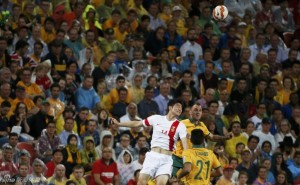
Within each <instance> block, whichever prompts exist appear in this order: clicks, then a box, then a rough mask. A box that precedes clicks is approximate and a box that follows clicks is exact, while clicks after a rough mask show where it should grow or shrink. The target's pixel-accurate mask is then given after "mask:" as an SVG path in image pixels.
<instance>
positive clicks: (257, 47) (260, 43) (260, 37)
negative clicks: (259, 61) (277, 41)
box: [249, 33, 267, 64]
mask: <svg viewBox="0 0 300 185" xmlns="http://www.w3.org/2000/svg"><path fill="white" fill-rule="evenodd" d="M265 40H266V37H265V35H264V34H263V33H258V34H257V35H256V38H255V44H252V45H251V46H249V49H250V50H251V56H250V59H249V62H250V63H252V64H253V62H254V61H255V59H256V55H257V54H258V53H267V52H266V50H265V47H264V43H265Z"/></svg>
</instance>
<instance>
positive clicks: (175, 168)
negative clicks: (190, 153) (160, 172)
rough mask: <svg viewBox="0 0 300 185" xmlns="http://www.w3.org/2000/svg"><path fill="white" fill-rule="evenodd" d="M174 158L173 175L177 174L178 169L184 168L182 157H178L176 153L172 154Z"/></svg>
mask: <svg viewBox="0 0 300 185" xmlns="http://www.w3.org/2000/svg"><path fill="white" fill-rule="evenodd" d="M172 159H173V170H172V176H176V174H177V172H178V170H180V169H182V168H183V160H182V158H181V157H178V156H176V155H172Z"/></svg>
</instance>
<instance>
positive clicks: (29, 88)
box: [17, 81, 43, 95]
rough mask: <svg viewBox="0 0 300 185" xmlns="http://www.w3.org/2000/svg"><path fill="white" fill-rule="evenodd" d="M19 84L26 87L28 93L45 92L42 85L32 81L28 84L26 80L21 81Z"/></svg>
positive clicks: (37, 93)
mask: <svg viewBox="0 0 300 185" xmlns="http://www.w3.org/2000/svg"><path fill="white" fill-rule="evenodd" d="M17 86H22V87H24V88H25V91H26V94H27V95H39V94H41V93H42V92H43V91H42V89H41V88H40V86H38V85H37V84H36V83H30V85H26V84H25V83H24V82H22V81H19V82H18V83H17Z"/></svg>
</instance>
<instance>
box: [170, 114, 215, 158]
mask: <svg viewBox="0 0 300 185" xmlns="http://www.w3.org/2000/svg"><path fill="white" fill-rule="evenodd" d="M181 122H182V123H183V124H184V125H185V127H186V129H187V134H188V137H187V142H188V148H192V146H193V145H192V142H191V140H190V135H191V133H192V130H194V129H201V130H202V131H203V134H204V136H208V135H209V134H210V132H209V131H208V129H207V127H206V126H205V124H204V123H203V122H199V125H195V124H194V123H192V122H191V120H190V119H185V120H182V121H181ZM182 151H183V146H182V142H181V141H180V140H179V141H178V142H177V143H176V149H175V150H174V152H173V154H174V155H176V156H177V157H180V158H182Z"/></svg>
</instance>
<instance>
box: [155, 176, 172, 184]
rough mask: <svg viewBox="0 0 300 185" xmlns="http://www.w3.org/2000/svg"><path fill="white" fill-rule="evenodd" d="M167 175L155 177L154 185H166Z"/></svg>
mask: <svg viewBox="0 0 300 185" xmlns="http://www.w3.org/2000/svg"><path fill="white" fill-rule="evenodd" d="M169 178H170V176H169V175H159V176H157V177H156V185H166V184H167V183H168V181H169Z"/></svg>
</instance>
